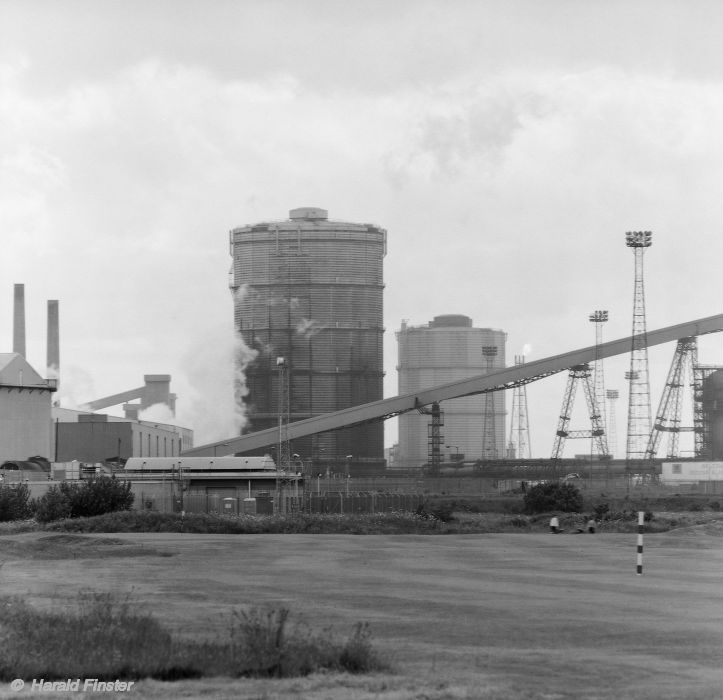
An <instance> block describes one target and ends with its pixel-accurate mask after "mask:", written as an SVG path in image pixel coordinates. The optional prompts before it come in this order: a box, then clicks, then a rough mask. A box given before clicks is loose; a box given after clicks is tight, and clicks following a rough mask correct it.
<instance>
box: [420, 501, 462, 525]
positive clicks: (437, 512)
mask: <svg viewBox="0 0 723 700" xmlns="http://www.w3.org/2000/svg"><path fill="white" fill-rule="evenodd" d="M452 508H453V505H452V503H447V502H445V501H442V502H441V503H436V504H433V505H432V504H430V503H427V502H424V503H422V504H421V505H420V506H419V507H418V508H417V510H416V513H415V514H416V515H418V516H419V517H420V518H431V519H434V520H439V521H440V522H442V523H448V522H449V521H450V520H453V518H452Z"/></svg>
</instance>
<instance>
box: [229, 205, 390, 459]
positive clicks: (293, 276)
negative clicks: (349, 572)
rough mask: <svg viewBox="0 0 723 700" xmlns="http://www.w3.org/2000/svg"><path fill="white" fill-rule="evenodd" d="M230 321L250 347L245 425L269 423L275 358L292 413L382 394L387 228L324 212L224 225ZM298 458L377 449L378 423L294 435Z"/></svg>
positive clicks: (371, 454) (379, 453)
mask: <svg viewBox="0 0 723 700" xmlns="http://www.w3.org/2000/svg"><path fill="white" fill-rule="evenodd" d="M230 244H231V255H232V256H233V268H232V275H231V286H232V288H233V289H234V291H235V322H236V327H237V328H238V329H239V331H240V333H241V335H242V337H243V339H244V341H245V343H246V345H248V346H249V347H250V348H253V349H255V350H256V351H257V352H258V355H257V357H256V360H255V361H254V362H253V363H252V364H251V365H250V366H248V367H247V369H246V384H247V387H248V389H249V394H248V396H247V398H246V402H247V403H248V404H249V405H250V411H249V415H250V420H251V426H252V429H263V428H267V427H271V426H274V425H276V424H277V414H278V371H277V365H276V358H277V357H284V358H285V359H286V362H287V364H288V365H289V367H290V376H291V385H290V386H291V390H290V404H291V406H290V412H291V419H292V420H301V419H303V418H308V417H311V416H313V415H318V414H321V413H327V412H329V411H336V410H340V409H343V408H347V407H349V406H354V405H357V404H361V403H367V402H369V401H376V400H378V399H381V398H383V389H382V379H383V332H384V328H383V276H382V275H383V258H384V255H385V253H386V231H385V230H384V229H381V228H378V227H376V226H373V225H369V224H353V223H345V222H335V221H329V220H327V219H318V218H316V219H314V220H305V219H298V220H289V221H286V222H279V223H262V224H256V225H253V226H245V227H242V228H238V229H234V230H233V231H231V236H230ZM293 449H294V451H295V452H297V453H299V454H300V455H302V457H304V458H312V459H318V458H320V457H321V458H325V459H327V460H328V459H335V458H337V457H341V456H345V455H347V454H351V455H353V456H354V461H356V460H358V459H360V460H364V461H367V460H370V459H371V460H374V461H376V460H378V461H379V462H381V461H382V460H383V457H384V451H383V424H381V423H379V424H375V425H370V426H361V427H358V428H352V429H348V430H342V431H336V432H333V433H326V434H323V435H318V436H313V437H311V438H305V439H301V440H298V441H295V443H294V446H293Z"/></svg>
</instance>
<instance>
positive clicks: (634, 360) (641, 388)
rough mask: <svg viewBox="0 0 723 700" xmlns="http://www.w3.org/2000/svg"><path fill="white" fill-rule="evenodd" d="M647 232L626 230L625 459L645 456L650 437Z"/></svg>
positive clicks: (650, 243) (649, 240)
mask: <svg viewBox="0 0 723 700" xmlns="http://www.w3.org/2000/svg"><path fill="white" fill-rule="evenodd" d="M652 238H653V234H652V233H651V232H650V231H628V232H627V233H626V234H625V245H626V246H627V247H628V248H632V249H633V254H634V255H635V288H634V293H633V333H632V335H633V340H632V348H631V353H630V371H629V372H626V373H625V378H626V379H627V380H628V381H629V393H628V434H627V444H626V449H625V459H626V461H627V462H628V466H629V463H630V461H631V460H634V459H639V460H642V459H644V458H645V454H646V448H647V445H648V439H649V437H650V428H651V417H650V379H649V376H648V346H647V330H646V322H645V284H644V279H643V254H644V253H645V249H646V248H649V247H650V246H651V245H652Z"/></svg>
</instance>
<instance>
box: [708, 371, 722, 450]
mask: <svg viewBox="0 0 723 700" xmlns="http://www.w3.org/2000/svg"><path fill="white" fill-rule="evenodd" d="M703 415H704V420H705V423H706V437H707V442H708V445H709V447H710V458H711V459H713V460H723V369H719V370H716V371H715V372H713V374H711V375H709V376H708V377H707V378H706V379H705V381H704V382H703Z"/></svg>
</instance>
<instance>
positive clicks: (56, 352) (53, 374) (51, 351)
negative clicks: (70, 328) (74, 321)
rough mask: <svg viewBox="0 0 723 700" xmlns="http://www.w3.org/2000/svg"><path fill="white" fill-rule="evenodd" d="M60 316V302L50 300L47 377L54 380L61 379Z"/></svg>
mask: <svg viewBox="0 0 723 700" xmlns="http://www.w3.org/2000/svg"><path fill="white" fill-rule="evenodd" d="M59 319H60V316H59V312H58V300H57V299H49V300H48V356H47V363H46V364H47V372H48V374H47V376H48V378H52V379H59V378H60V320H59Z"/></svg>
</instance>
